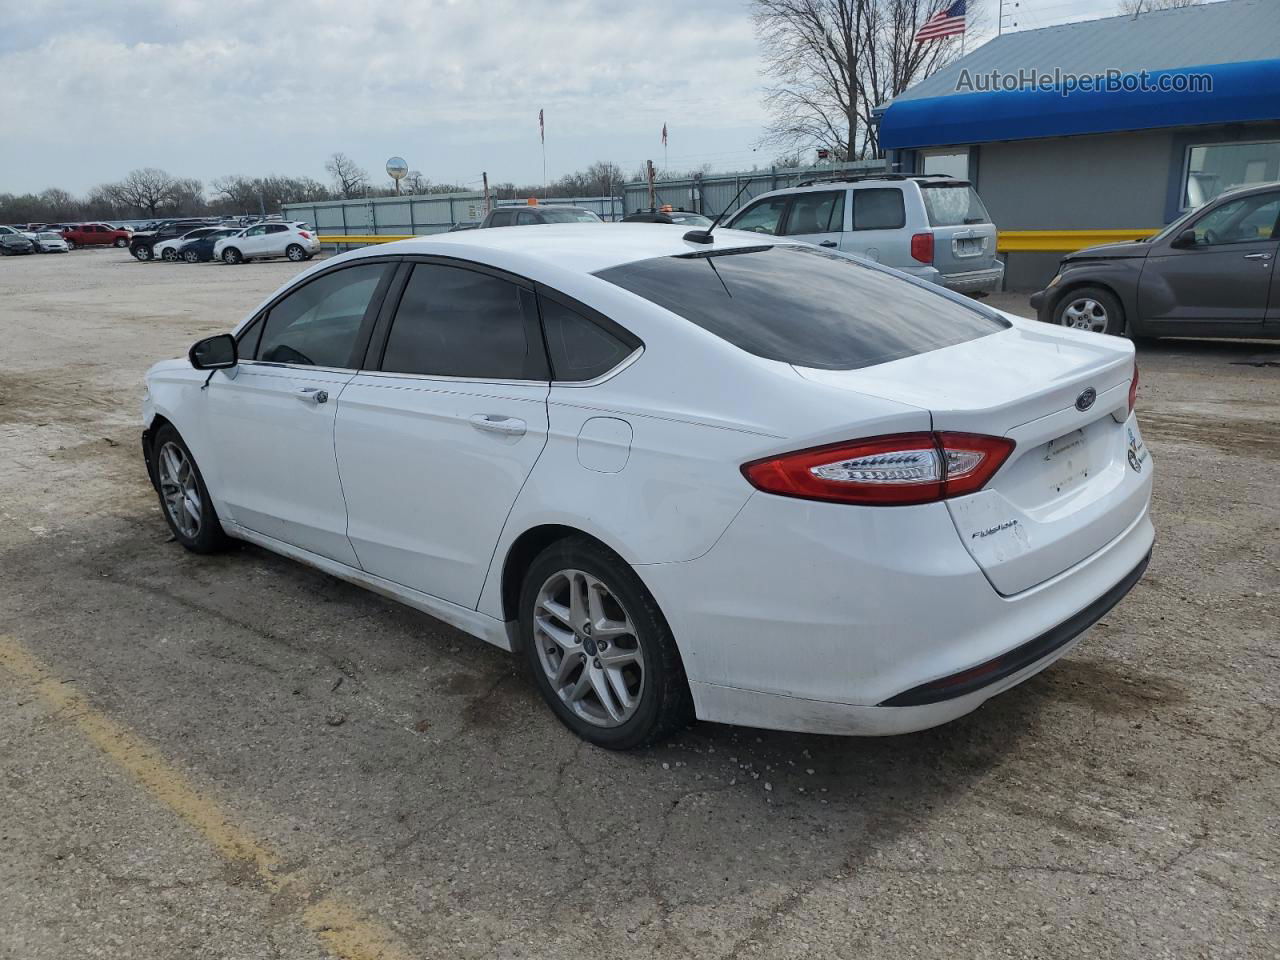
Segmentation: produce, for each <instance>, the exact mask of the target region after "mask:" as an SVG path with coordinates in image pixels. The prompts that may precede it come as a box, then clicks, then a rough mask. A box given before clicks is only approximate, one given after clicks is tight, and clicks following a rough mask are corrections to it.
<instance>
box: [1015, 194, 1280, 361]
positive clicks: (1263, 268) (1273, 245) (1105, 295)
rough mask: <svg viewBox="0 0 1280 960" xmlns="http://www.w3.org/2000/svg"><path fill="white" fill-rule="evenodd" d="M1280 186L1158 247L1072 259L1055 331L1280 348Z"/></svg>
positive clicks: (1061, 271)
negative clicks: (1278, 342) (1252, 341)
mask: <svg viewBox="0 0 1280 960" xmlns="http://www.w3.org/2000/svg"><path fill="white" fill-rule="evenodd" d="M1278 250H1280V183H1268V184H1262V185H1259V186H1252V187H1244V188H1242V189H1239V190H1230V191H1227V192H1226V193H1223V194H1221V195H1220V196H1218V197H1217V198H1216V199H1215V200H1214V201H1213V202H1212V203H1209V204H1207V205H1205V206H1203V207H1200V208H1199V209H1197V210H1193V211H1191V212H1190V213H1188V214H1186V215H1185V216H1183V217H1181V218H1180V219H1178V220H1175V221H1174V222H1173V223H1171V224H1170V225H1169V226H1167V227H1165V228H1164V230H1162V231H1160V233H1158V234H1156V235H1155V236H1154V237H1152V238H1150V239H1149V240H1139V241H1137V242H1135V243H1109V244H1105V245H1103V246H1100V247H1090V248H1089V249H1087V250H1080V251H1079V252H1077V253H1072V254H1069V255H1068V256H1066V257H1063V258H1062V263H1061V264H1060V266H1059V268H1058V273H1057V275H1056V276H1055V277H1054V278H1053V279H1052V280H1050V281H1049V285H1048V286H1047V287H1046V288H1045V289H1043V290H1041V291H1040V292H1039V293H1037V294H1035V295H1034V296H1033V297H1032V298H1031V306H1032V307H1034V308H1035V310H1036V311H1037V313H1038V315H1039V318H1040V319H1041V320H1043V321H1045V322H1046V323H1057V324H1061V325H1063V326H1065V327H1076V328H1078V329H1081V330H1093V331H1094V332H1096V333H1111V334H1116V335H1120V334H1126V333H1127V334H1128V335H1129V336H1131V337H1262V338H1267V339H1280V282H1277V281H1278V280H1280V277H1277V274H1276V261H1277V252H1278Z"/></svg>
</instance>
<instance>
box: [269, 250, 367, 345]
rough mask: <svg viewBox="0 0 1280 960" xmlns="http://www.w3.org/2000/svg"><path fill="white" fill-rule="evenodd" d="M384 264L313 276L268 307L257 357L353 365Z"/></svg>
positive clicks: (363, 265) (348, 268)
mask: <svg viewBox="0 0 1280 960" xmlns="http://www.w3.org/2000/svg"><path fill="white" fill-rule="evenodd" d="M386 270H387V265H386V264H385V263H368V264H362V265H360V266H358V267H347V268H346V269H344V270H335V271H334V272H333V273H327V274H325V275H323V276H321V277H317V278H316V279H315V280H312V281H311V282H310V283H308V284H306V285H304V286H303V287H302V288H300V289H299V290H297V291H295V292H293V293H291V294H289V295H288V296H286V297H285V298H284V299H283V300H281V301H280V302H279V303H277V304H276V305H275V306H273V307H272V308H271V312H270V313H268V314H267V322H266V326H265V327H264V328H263V331H262V343H261V344H260V346H259V347H258V351H257V359H258V360H262V361H265V362H267V363H297V364H306V365H308V366H317V367H340V368H352V367H354V366H355V363H354V362H353V358H352V353H353V352H354V350H355V345H356V340H357V338H358V337H359V334H360V326H361V324H362V323H363V322H364V318H365V313H366V312H367V311H368V310H369V307H370V305H371V304H372V303H373V299H374V294H375V293H376V292H377V290H378V283H379V282H380V281H381V280H382V277H383V274H384V273H386Z"/></svg>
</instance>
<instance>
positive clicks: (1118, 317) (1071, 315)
mask: <svg viewBox="0 0 1280 960" xmlns="http://www.w3.org/2000/svg"><path fill="white" fill-rule="evenodd" d="M1053 322H1054V323H1056V324H1058V325H1060V326H1063V327H1071V328H1073V329H1076V330H1089V331H1092V332H1093V333H1107V334H1110V335H1112V336H1114V337H1118V336H1121V335H1123V333H1124V308H1123V307H1121V306H1120V301H1119V300H1117V299H1116V297H1115V294H1113V293H1112V292H1111V291H1110V290H1105V289H1103V288H1102V287H1078V288H1076V289H1075V290H1069V291H1067V293H1065V294H1063V296H1062V299H1061V300H1059V301H1058V305H1057V306H1056V307H1054V308H1053Z"/></svg>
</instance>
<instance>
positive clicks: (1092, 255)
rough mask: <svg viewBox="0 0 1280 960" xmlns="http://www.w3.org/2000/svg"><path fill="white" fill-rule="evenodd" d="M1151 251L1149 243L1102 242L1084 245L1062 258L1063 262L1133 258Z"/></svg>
mask: <svg viewBox="0 0 1280 960" xmlns="http://www.w3.org/2000/svg"><path fill="white" fill-rule="evenodd" d="M1150 252H1151V244H1149V243H1140V242H1137V241H1134V242H1131V243H1103V244H1099V245H1098V246H1096V247H1086V248H1085V249H1083V250H1077V251H1076V252H1075V253H1069V254H1067V255H1066V256H1065V257H1063V258H1062V260H1063V262H1064V263H1065V262H1068V261H1077V260H1134V259H1139V258H1142V257H1145V256H1146V255H1147V254H1149V253H1150Z"/></svg>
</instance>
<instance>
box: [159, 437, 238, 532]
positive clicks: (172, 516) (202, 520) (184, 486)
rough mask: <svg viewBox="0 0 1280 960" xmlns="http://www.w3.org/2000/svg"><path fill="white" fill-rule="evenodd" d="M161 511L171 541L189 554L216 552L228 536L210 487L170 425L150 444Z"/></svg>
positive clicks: (189, 452)
mask: <svg viewBox="0 0 1280 960" xmlns="http://www.w3.org/2000/svg"><path fill="white" fill-rule="evenodd" d="M151 462H152V463H153V464H154V465H155V473H156V488H157V493H158V494H159V496H160V512H161V513H163V514H164V519H165V522H166V523H168V524H169V529H170V530H171V531H172V532H173V536H174V539H175V540H177V541H178V542H179V543H180V544H182V545H183V546H184V547H186V548H187V549H188V550H190V551H191V552H192V553H215V552H217V551H218V550H221V549H223V548H224V547H225V546H226V545H227V543H228V542H229V539H230V538H229V537H228V536H227V534H226V532H225V531H224V530H223V529H222V521H220V520H219V519H218V513H217V511H216V510H215V509H214V507H213V501H212V500H210V499H209V488H208V487H206V486H205V484H204V476H203V475H202V474H201V473H200V468H199V467H198V466H196V461H195V457H193V456H191V451H190V450H189V449H187V445H186V443H185V442H184V441H183V439H182V437H181V435H179V433H178V431H177V430H175V429H174V428H173V427H172V426H170V425H169V424H165V425H164V426H162V427H161V428H160V429H159V430H157V431H156V435H155V439H154V440H153V441H152V444H151Z"/></svg>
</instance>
